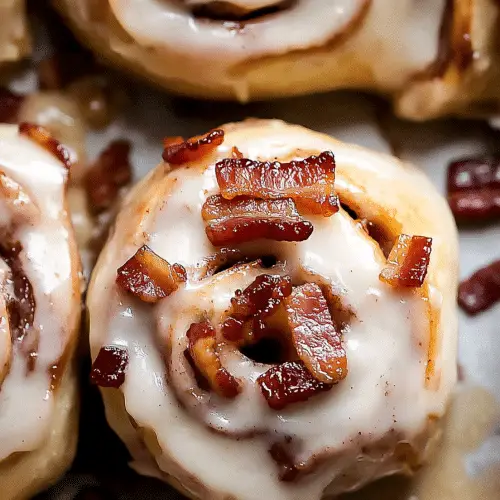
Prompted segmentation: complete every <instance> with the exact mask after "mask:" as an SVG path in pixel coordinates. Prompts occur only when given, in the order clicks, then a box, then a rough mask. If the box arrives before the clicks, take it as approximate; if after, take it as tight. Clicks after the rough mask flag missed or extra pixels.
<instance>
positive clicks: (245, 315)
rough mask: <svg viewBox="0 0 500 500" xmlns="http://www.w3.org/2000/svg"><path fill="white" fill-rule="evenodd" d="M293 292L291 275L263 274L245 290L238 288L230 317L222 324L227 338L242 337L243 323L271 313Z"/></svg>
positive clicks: (257, 319)
mask: <svg viewBox="0 0 500 500" xmlns="http://www.w3.org/2000/svg"><path fill="white" fill-rule="evenodd" d="M291 293H292V280H291V278H290V277H289V276H279V275H271V274H261V275H260V276H257V278H256V279H255V281H254V282H253V283H252V284H251V285H249V286H248V287H247V288H245V290H243V291H241V290H237V291H236V295H235V296H234V297H233V298H232V299H231V309H230V310H229V317H228V318H227V319H226V321H225V322H224V323H223V325H222V332H223V335H224V337H225V338H226V339H228V340H232V341H234V342H236V341H238V340H240V339H241V335H242V333H243V325H244V323H245V322H246V321H247V320H249V319H254V320H255V321H254V323H255V322H259V321H261V320H262V319H263V318H265V317H267V316H269V315H271V314H272V313H273V312H274V311H275V309H276V308H277V307H278V306H279V305H280V304H281V302H282V301H283V299H285V297H288V296H289V295H290V294H291Z"/></svg>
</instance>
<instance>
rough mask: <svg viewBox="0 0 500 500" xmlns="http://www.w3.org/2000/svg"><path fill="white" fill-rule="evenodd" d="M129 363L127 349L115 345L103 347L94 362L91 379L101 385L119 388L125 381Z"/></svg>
mask: <svg viewBox="0 0 500 500" xmlns="http://www.w3.org/2000/svg"><path fill="white" fill-rule="evenodd" d="M127 365H128V352H127V349H125V348H124V347H118V346H113V345H107V346H104V347H101V350H100V351H99V354H98V355H97V358H96V359H95V361H94V363H93V364H92V370H91V372H90V381H91V382H92V383H93V384H95V385H98V386H99V387H113V388H115V389H118V388H119V387H120V386H121V385H122V384H123V382H125V372H126V370H127Z"/></svg>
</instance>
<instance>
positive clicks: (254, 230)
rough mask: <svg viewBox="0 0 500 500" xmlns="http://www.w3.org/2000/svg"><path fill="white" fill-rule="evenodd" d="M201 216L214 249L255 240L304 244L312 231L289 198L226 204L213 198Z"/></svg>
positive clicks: (244, 199)
mask: <svg viewBox="0 0 500 500" xmlns="http://www.w3.org/2000/svg"><path fill="white" fill-rule="evenodd" d="M201 215H202V217H203V219H204V220H205V222H207V226H206V227H205V232H206V233H207V237H208V239H209V240H210V242H211V243H212V245H214V246H223V245H236V244H239V243H244V242H246V241H253V240H257V239H268V240H275V241H304V240H306V239H307V238H309V236H310V235H311V233H312V231H313V226H312V224H311V223H310V222H308V221H306V220H304V219H302V217H300V215H299V213H298V212H297V209H296V207H295V204H294V202H293V201H292V200H291V199H289V198H285V199H282V200H258V199H254V198H241V199H238V200H225V199H224V198H223V197H222V196H220V195H215V196H210V197H209V198H207V200H206V201H205V203H204V204H203V208H202V211H201Z"/></svg>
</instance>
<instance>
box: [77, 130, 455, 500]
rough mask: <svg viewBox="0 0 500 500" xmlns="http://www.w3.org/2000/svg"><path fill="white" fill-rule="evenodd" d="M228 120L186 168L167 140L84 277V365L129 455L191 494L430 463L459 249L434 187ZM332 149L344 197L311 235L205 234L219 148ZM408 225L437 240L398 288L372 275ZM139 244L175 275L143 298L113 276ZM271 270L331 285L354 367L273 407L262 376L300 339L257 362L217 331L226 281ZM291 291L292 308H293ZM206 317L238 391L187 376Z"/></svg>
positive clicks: (277, 493) (445, 381) (228, 300)
mask: <svg viewBox="0 0 500 500" xmlns="http://www.w3.org/2000/svg"><path fill="white" fill-rule="evenodd" d="M221 129H222V130H223V132H224V138H223V142H222V143H220V142H218V144H219V145H218V146H216V147H215V146H214V147H211V148H210V150H208V151H207V152H206V153H205V154H201V155H198V156H197V154H195V156H193V157H190V159H191V161H189V162H187V163H184V164H179V157H178V156H176V154H177V153H176V154H174V153H172V151H173V150H170V153H168V154H167V153H166V158H167V159H168V161H169V162H170V163H168V162H164V163H161V164H160V165H159V166H158V167H157V168H156V169H154V170H153V171H152V172H151V173H150V174H149V175H148V176H147V177H146V178H145V179H143V180H142V181H141V182H140V183H139V184H138V186H136V187H135V188H134V189H133V190H132V191H131V193H130V194H129V195H128V197H127V199H126V201H125V204H124V206H123V208H122V210H121V212H120V214H119V215H118V217H117V220H116V224H115V227H114V229H113V231H112V232H111V235H110V238H109V240H108V242H107V244H106V246H105V248H104V250H103V252H102V254H101V256H100V258H99V261H98V263H97V266H96V268H95V270H94V273H93V276H92V281H91V285H90V288H89V293H88V302H87V303H88V308H89V314H90V344H91V351H92V358H93V360H94V370H93V373H97V375H96V377H97V381H98V383H99V380H100V384H101V385H102V386H106V387H102V394H103V398H104V402H105V406H106V416H107V419H108V421H109V423H110V425H111V427H112V428H113V429H114V430H115V431H116V432H117V433H118V435H119V436H120V437H121V439H122V440H123V441H124V443H125V444H126V445H127V447H128V449H129V451H130V452H131V454H132V457H133V461H132V466H133V467H134V468H135V469H136V470H137V471H138V472H140V473H142V474H146V475H151V476H156V477H159V478H161V479H163V480H164V481H167V482H170V483H172V484H173V485H174V486H175V487H176V488H178V489H180V490H181V491H182V492H184V493H185V494H187V495H188V496H190V497H192V498H210V499H212V498H213V499H216V498H217V499H218V498H221V499H222V498H236V499H241V500H243V499H245V500H246V499H248V500H250V499H257V498H279V499H302V498H310V499H319V498H322V497H331V496H333V495H336V494H339V493H341V492H344V491H349V490H353V489H357V488H359V487H361V486H362V485H363V484H365V483H367V482H369V481H372V480H374V479H376V478H379V477H382V476H385V475H390V474H394V473H400V472H404V473H411V472H412V470H413V469H414V468H416V467H418V466H419V465H420V464H421V463H422V462H424V461H425V460H426V456H427V454H428V452H429V449H430V448H431V447H432V446H431V445H432V442H433V438H434V437H435V436H436V422H437V421H438V420H439V419H440V418H441V416H442V415H443V414H444V412H445V409H446V406H447V403H448V399H449V396H450V392H451V390H452V388H453V386H454V383H455V380H456V335H457V318H456V310H455V297H456V282H457V262H458V250H457V237H456V229H455V225H454V221H453V218H452V216H451V214H450V212H449V209H448V207H447V204H446V202H445V200H444V199H443V198H442V197H441V196H440V195H439V194H438V193H437V192H436V191H435V188H434V187H433V186H432V185H431V183H430V182H429V181H428V179H427V178H426V177H425V176H424V175H423V174H422V173H421V172H419V171H418V170H417V169H416V168H414V167H413V166H411V165H408V164H405V163H402V162H400V161H398V160H397V159H395V158H393V157H391V156H388V155H383V154H378V153H375V152H372V151H369V150H366V149H364V148H360V147H357V146H354V145H350V144H344V143H341V142H339V141H336V140H334V139H332V138H330V137H328V136H325V135H322V134H319V133H316V132H313V131H310V130H307V129H304V128H302V127H298V126H292V125H288V124H285V123H284V122H280V121H274V120H270V121H265V120H247V121H245V122H242V123H238V124H228V125H225V126H223V127H222V128H221ZM214 137H215V136H214ZM218 137H219V136H218ZM174 142H175V141H174ZM168 148H169V146H168V143H167V149H166V151H167V150H168ZM235 148H236V149H235ZM195 151H197V150H196V148H195ZM328 151H331V152H333V154H334V156H335V163H336V171H335V191H336V193H337V195H338V196H339V198H340V201H341V208H340V210H339V211H338V212H337V213H334V214H333V215H332V214H329V215H331V216H330V217H324V215H318V214H316V215H312V214H311V213H309V214H308V215H304V218H305V219H307V222H308V223H310V224H311V225H312V227H313V231H312V233H311V234H310V235H309V237H307V238H305V239H304V238H303V241H298V242H297V241H295V242H286V241H285V242H283V241H273V240H272V238H271V240H269V239H267V240H262V239H259V240H255V241H252V242H247V243H243V244H237V245H231V244H229V245H224V246H222V245H220V244H218V245H217V246H213V245H212V244H211V242H210V240H209V238H211V241H214V240H213V238H214V236H213V232H212V235H211V236H209V237H207V235H209V233H210V232H209V231H208V230H207V228H206V227H205V223H206V222H207V220H208V219H209V218H208V217H207V211H208V210H209V209H210V207H208V205H207V203H208V202H207V199H209V200H210V197H211V196H217V193H218V192H219V186H220V182H219V186H218V181H217V180H216V175H215V171H216V166H215V165H216V163H217V162H221V161H223V160H224V159H228V158H229V159H232V160H237V159H241V158H243V160H242V161H243V163H245V162H246V161H247V160H245V159H250V160H258V161H262V162H265V161H279V162H281V163H282V164H283V162H290V161H293V160H301V159H304V158H311V157H316V158H318V157H322V158H329V153H327V152H328ZM325 152H326V153H325ZM321 153H323V155H321ZM186 154H187V153H186ZM318 155H320V156H318ZM325 155H326V156H325ZM232 160H230V161H232ZM184 161H186V159H184ZM311 161H312V160H311ZM180 163H183V162H182V161H181V162H180ZM313 163H314V161H313ZM273 168H274V167H273ZM276 168H277V170H279V168H278V167H276ZM306 171H307V168H306V167H305V168H304V170H303V172H304V175H306ZM236 199H238V198H236ZM212 200H213V198H212ZM302 202H303V200H302ZM302 202H301V200H300V198H299V200H298V201H297V203H298V205H297V206H299V211H301V210H302V209H301V208H300V203H302ZM202 207H203V210H204V218H205V219H206V220H205V223H204V220H203V218H202ZM306 212H307V210H306ZM251 215H252V214H250V216H251ZM281 222H283V224H286V223H288V222H289V221H281ZM250 224H251V222H250ZM209 225H210V224H209ZM402 233H405V234H409V235H423V236H426V237H429V238H432V253H431V258H430V263H429V266H428V270H427V277H426V278H425V282H424V283H423V286H421V287H419V288H414V289H407V288H406V289H403V288H400V287H392V286H390V285H388V284H387V283H386V282H384V281H382V280H381V279H380V277H379V275H380V273H381V272H382V270H383V269H384V268H385V267H386V266H387V264H388V262H387V257H386V256H387V254H388V250H390V247H391V246H392V245H393V244H394V243H395V242H396V240H397V238H398V235H400V234H402ZM138 250H139V251H138ZM155 254H156V257H155ZM269 255H271V256H273V257H274V259H275V262H276V263H273V262H274V261H272V262H271V263H270V264H268V265H267V267H266V265H265V264H264V260H265V259H264V260H263V261H259V260H258V259H259V258H263V257H266V256H269ZM157 257H159V259H157ZM131 258H132V259H131ZM138 258H141V259H142V260H141V262H142V263H143V265H144V266H145V268H146V269H148V266H149V265H151V261H149V264H148V263H147V259H153V261H154V262H156V263H158V262H163V264H161V266H163V267H162V269H163V271H162V272H165V269H166V268H168V269H169V273H170V278H169V279H170V280H171V278H172V276H174V274H175V273H177V274H175V275H176V277H177V278H176V279H177V282H176V283H174V284H172V281H170V284H171V285H172V289H170V290H169V291H168V293H166V295H169V296H167V297H165V295H163V297H165V298H163V299H162V300H158V297H156V298H155V294H156V293H157V291H158V289H157V288H151V289H149V291H148V290H146V291H144V290H143V292H144V293H143V294H142V296H139V295H140V293H139V291H138V288H141V287H140V286H139V285H138V283H139V282H135V285H134V284H133V283H132V285H131V283H130V282H129V283H128V288H126V289H124V288H123V282H121V281H120V280H121V279H122V278H123V277H124V276H125V277H126V276H127V273H128V272H131V271H130V270H131V269H132V268H130V267H128V264H130V262H131V261H133V260H134V259H138ZM145 259H146V260H145ZM163 259H164V260H163ZM255 259H257V260H255ZM165 261H168V263H169V264H164V263H165ZM136 263H137V262H136ZM141 265H142V264H141ZM172 265H173V267H172ZM161 266H160V267H161ZM176 266H177V267H176ZM179 266H180V268H181V269H184V271H181V270H180V269H179ZM269 266H270V267H269ZM142 269H143V268H142ZM124 270H125V271H124ZM183 273H184V275H183ZM132 274H133V273H132ZM160 274H161V273H160ZM264 275H266V276H267V275H272V276H274V278H273V279H274V280H278V281H279V279H280V277H281V278H283V277H285V278H286V277H289V279H290V280H291V282H292V283H293V287H294V288H293V289H294V291H295V292H297V290H298V289H301V290H306V289H307V290H308V291H307V292H305V293H309V292H310V290H312V289H314V287H315V286H316V287H320V288H321V290H322V291H323V293H324V295H325V297H326V298H327V301H328V305H329V309H330V313H331V317H332V320H333V324H334V328H337V333H339V334H340V335H341V337H342V347H340V346H337V347H339V352H340V351H343V352H344V351H345V357H346V360H347V371H346V370H345V366H344V371H343V373H342V374H341V375H340V376H339V378H337V379H335V381H334V382H335V384H334V385H333V386H331V387H325V386H324V385H323V386H321V387H322V389H321V390H325V392H324V393H323V392H321V394H320V393H314V394H312V395H310V396H311V397H308V398H306V399H307V400H304V399H303V398H302V399H301V400H300V401H297V400H296V401H293V402H290V401H285V403H284V404H283V405H281V403H280V401H278V402H277V403H276V400H275V399H273V398H274V396H276V393H274V394H273V391H269V392H270V393H271V394H269V393H268V394H267V396H265V394H264V393H265V390H263V385H262V384H261V387H260V388H259V384H260V382H259V380H262V379H261V377H262V376H263V375H264V374H266V373H268V370H278V369H279V368H278V367H280V366H281V364H286V363H290V362H291V363H297V362H298V363H299V364H300V363H301V362H302V360H303V359H305V358H307V356H303V354H304V353H299V358H300V360H299V359H298V358H297V352H298V351H297V352H294V353H292V354H290V352H291V351H290V352H288V353H287V354H283V353H282V354H281V357H282V359H280V360H277V359H274V360H271V361H269V360H267V361H265V362H264V361H263V360H262V359H260V360H259V359H254V358H255V353H254V354H253V355H252V354H250V353H249V352H248V351H245V350H244V349H243V348H242V344H234V343H231V342H230V341H227V336H226V337H225V339H226V340H223V339H222V340H221V338H220V332H221V331H222V328H223V327H221V326H220V325H224V324H225V323H224V322H225V321H226V320H227V319H228V317H229V316H231V310H232V309H231V307H233V306H234V300H237V299H235V297H238V296H239V294H240V292H238V291H237V290H247V289H248V288H249V287H251V286H252V284H254V283H256V282H257V281H258V280H259V279H266V278H263V276H264ZM117 276H118V277H121V278H120V279H119V280H118V281H117ZM129 276H130V274H129ZM141 279H142V278H141ZM125 281H126V278H125ZM134 286H135V288H134ZM303 286H306V287H307V288H306V289H303V288H301V287H303ZM311 286H312V288H310V287H311ZM244 293H245V292H243V294H244ZM293 293H294V292H292V296H293ZM134 295H136V296H134ZM296 298H297V297H296ZM141 299H142V300H141ZM144 301H146V303H145V302H144ZM147 302H155V303H154V304H151V303H147ZM285 302H286V300H285ZM287 304H288V306H287V307H288V309H287V311H289V309H290V308H291V309H292V311H293V310H294V307H296V306H295V305H294V303H293V301H292V302H287ZM323 312H324V311H323ZM228 315H229V316H228ZM277 321H278V324H279V325H280V326H282V324H281V323H280V319H279V318H278V320H277ZM200 322H201V323H203V322H208V323H210V324H211V325H214V332H215V330H216V331H217V333H214V336H215V337H214V338H217V342H218V344H217V348H216V351H215V352H216V354H217V357H218V359H219V360H220V363H221V364H222V366H223V367H224V370H225V371H226V373H229V375H230V376H231V377H233V379H232V381H233V382H234V380H236V384H237V390H236V391H235V392H232V389H231V387H232V388H234V386H231V387H229V389H228V387H225V388H224V387H221V386H219V387H217V380H218V379H217V376H216V377H215V378H213V379H212V378H211V377H210V375H211V374H210V370H207V371H203V370H202V373H203V374H204V375H205V376H208V380H209V382H211V384H209V385H210V387H208V388H207V386H206V380H205V383H202V382H200V380H199V379H198V378H197V376H196V373H197V371H196V367H197V368H198V369H200V366H201V367H202V368H203V363H201V364H200V365H197V363H198V362H199V361H200V359H199V357H197V356H198V355H199V354H200V352H199V351H197V350H196V342H194V345H193V344H192V343H191V341H192V339H193V336H192V333H193V330H192V327H193V325H196V324H200ZM299 324H300V322H299ZM304 324H305V323H304ZM320 330H321V328H320ZM188 331H191V336H190V334H189V333H187V332H188ZM224 335H226V334H224ZM200 338H204V337H203V335H201V336H200ZM294 338H295V337H294ZM240 340H241V339H240ZM295 347H297V345H296V344H295ZM207 349H208V350H209V351H210V349H209V348H207ZM186 351H188V354H189V356H191V362H189V360H188V357H186ZM110 352H111V353H112V354H113V356H114V353H119V354H118V358H114V357H113V356H111V355H110V354H109V353H110ZM261 354H262V353H261ZM264 354H269V350H267V351H266V349H264ZM193 356H194V357H193ZM314 357H315V356H312V357H311V358H312V359H313V360H314ZM320 357H321V356H320ZM103 360H104V361H106V362H103ZM193 362H194V364H195V368H193V364H192V363H193ZM313 364H314V363H313ZM205 368H206V367H205ZM113 369H114V370H115V371H114V372H113ZM308 369H309V370H311V368H310V367H309V365H308ZM110 370H111V371H110ZM106 371H108V373H107V374H106ZM103 373H104V374H105V375H106V377H104V378H102V377H103ZM283 373H285V372H283ZM338 374H339V373H338V372H337V375H338ZM346 374H347V376H346ZM317 375H318V374H317V373H316V375H315V377H316V376H317ZM323 375H324V374H323ZM323 375H322V374H321V373H320V374H319V376H320V377H323ZM308 376H309V375H308ZM335 376H336V375H335ZM99 377H101V378H99ZM103 380H104V383H103ZM324 380H327V384H331V382H332V380H328V377H326V378H324ZM214 381H215V382H214ZM317 381H318V379H316V381H314V380H313V381H312V382H311V383H312V385H315V384H316V385H317ZM278 386H279V384H278ZM282 388H283V387H280V386H279V387H278V392H279V391H280V390H281V389H282ZM285 389H286V390H287V389H289V387H288V388H285ZM329 389H331V390H329ZM290 470H291V471H292V473H291V475H288V476H287V471H290Z"/></svg>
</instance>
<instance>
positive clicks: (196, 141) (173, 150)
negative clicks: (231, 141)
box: [163, 129, 224, 165]
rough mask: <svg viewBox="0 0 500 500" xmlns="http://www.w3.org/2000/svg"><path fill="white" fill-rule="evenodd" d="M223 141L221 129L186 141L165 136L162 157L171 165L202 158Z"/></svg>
mask: <svg viewBox="0 0 500 500" xmlns="http://www.w3.org/2000/svg"><path fill="white" fill-rule="evenodd" d="M223 142H224V131H223V130H221V129H215V130H212V131H211V132H208V134H205V135H197V136H195V137H191V138H190V139H187V140H186V141H185V140H184V139H183V138H182V137H172V138H167V139H165V140H164V142H163V144H164V146H165V149H164V150H163V159H164V160H165V161H166V162H168V163H170V164H171V165H182V164H183V163H189V162H191V161H196V160H199V159H200V158H203V157H204V156H205V155H208V154H210V153H211V152H212V151H215V149H216V148H217V146H220V145H221V144H222V143H223Z"/></svg>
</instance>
